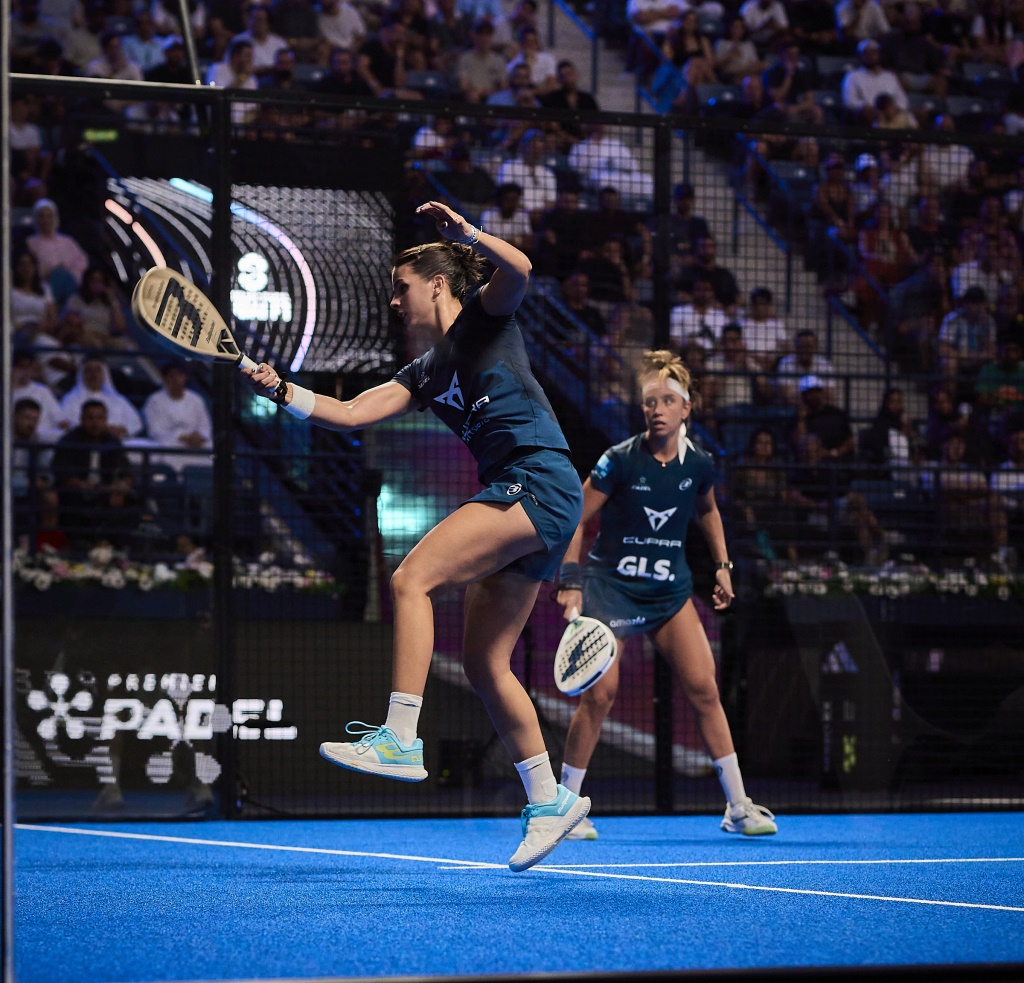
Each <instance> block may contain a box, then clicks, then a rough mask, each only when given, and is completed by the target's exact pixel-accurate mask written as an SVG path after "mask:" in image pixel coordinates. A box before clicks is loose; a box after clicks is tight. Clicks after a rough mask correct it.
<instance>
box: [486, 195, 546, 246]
mask: <svg viewBox="0 0 1024 983" xmlns="http://www.w3.org/2000/svg"><path fill="white" fill-rule="evenodd" d="M522 197H523V189H522V188H520V187H519V185H518V184H502V185H500V186H499V187H498V191H497V207H496V208H488V209H486V210H485V211H484V213H483V215H481V216H480V228H481V229H483V230H484V232H487V233H489V234H490V235H492V236H496V237H497V238H499V239H504V240H505V241H506V242H510V243H512V245H513V246H515V247H516V249H521V250H523V252H525V253H527V254H530V255H532V253H533V228H532V226H531V225H530V216H529V214H527V212H526V210H525V209H524V208H523V207H522V205H521V201H522Z"/></svg>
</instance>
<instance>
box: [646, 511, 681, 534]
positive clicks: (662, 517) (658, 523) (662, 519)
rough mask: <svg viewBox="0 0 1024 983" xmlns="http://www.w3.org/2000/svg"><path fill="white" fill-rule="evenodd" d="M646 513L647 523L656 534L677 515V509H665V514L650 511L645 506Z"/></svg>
mask: <svg viewBox="0 0 1024 983" xmlns="http://www.w3.org/2000/svg"><path fill="white" fill-rule="evenodd" d="M644 511H645V512H646V513H647V521H648V522H649V523H650V524H651V528H652V529H653V530H654V531H655V532H657V531H658V530H659V529H660V528H661V527H662V526H663V525H665V523H666V522H668V520H669V519H671V518H672V516H674V515H675V514H676V509H675V508H671V509H665V511H664V512H656V511H655V510H654V509H649V508H648V507H647V506H646V505H645V506H644Z"/></svg>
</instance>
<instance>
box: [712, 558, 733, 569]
mask: <svg viewBox="0 0 1024 983" xmlns="http://www.w3.org/2000/svg"><path fill="white" fill-rule="evenodd" d="M715 569H716V570H731V569H732V560H723V561H722V562H721V563H718V564H716V565H715Z"/></svg>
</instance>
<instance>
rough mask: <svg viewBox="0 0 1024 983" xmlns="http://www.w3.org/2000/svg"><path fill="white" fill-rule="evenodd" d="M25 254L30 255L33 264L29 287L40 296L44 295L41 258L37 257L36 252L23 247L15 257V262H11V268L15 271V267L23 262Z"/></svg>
mask: <svg viewBox="0 0 1024 983" xmlns="http://www.w3.org/2000/svg"><path fill="white" fill-rule="evenodd" d="M24 256H28V257H29V259H31V260H32V266H33V270H32V279H31V280H30V281H29V289H30V290H31V291H32V293H34V294H36V295H37V296H39V297H42V296H43V281H42V278H41V277H40V276H39V260H38V259H36V257H35V254H34V253H32V252H31V251H29V250H28V249H23V250H22V251H21V252H20V253H18V255H17V256H15V257H14V262H13V263H12V264H11V270H12V272H13V270H14V269H15V267H17V265H18V264H19V263H20V262H21V260H22V257H24ZM12 279H13V278H12Z"/></svg>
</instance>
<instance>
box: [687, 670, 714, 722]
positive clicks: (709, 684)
mask: <svg viewBox="0 0 1024 983" xmlns="http://www.w3.org/2000/svg"><path fill="white" fill-rule="evenodd" d="M686 697H687V699H688V700H689V701H690V702H691V703H692V704H693V707H694V709H695V710H696V711H697V712H698V713H700V712H704V711H707V710H713V709H714V708H715V707H716V706H718V703H719V697H718V684H717V683H716V682H715V677H714V676H707V677H705V678H704V679H701V680H698V681H696V682H694V683H691V684H690V685H689V686H687V688H686Z"/></svg>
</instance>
